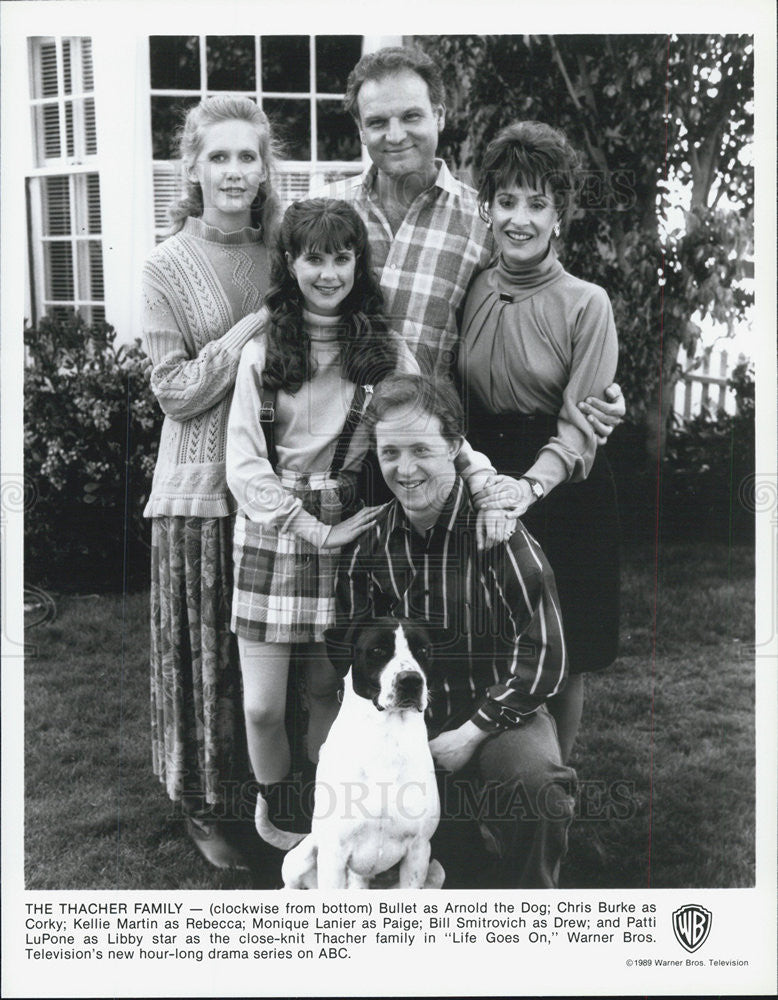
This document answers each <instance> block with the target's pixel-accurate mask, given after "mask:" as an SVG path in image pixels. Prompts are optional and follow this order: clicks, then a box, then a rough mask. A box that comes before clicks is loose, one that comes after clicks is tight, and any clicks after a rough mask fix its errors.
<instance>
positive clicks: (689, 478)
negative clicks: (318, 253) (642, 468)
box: [662, 362, 755, 541]
mask: <svg viewBox="0 0 778 1000" xmlns="http://www.w3.org/2000/svg"><path fill="white" fill-rule="evenodd" d="M729 385H730V386H731V387H732V389H733V390H734V392H735V398H736V400H737V413H735V414H734V415H732V414H730V413H725V412H724V411H723V410H719V411H718V412H717V413H715V414H713V413H711V412H710V411H708V410H705V409H703V411H702V412H701V413H700V414H699V415H698V416H696V417H694V419H692V420H687V421H684V422H682V423H679V424H677V425H676V426H674V427H672V428H671V430H670V433H669V434H668V438H667V454H666V456H665V459H664V468H663V474H662V475H663V483H662V520H663V521H664V522H665V527H666V529H667V531H668V532H669V533H670V534H671V535H673V536H674V537H683V536H684V535H688V533H693V534H696V535H698V536H699V537H704V538H711V537H718V538H721V539H723V540H726V539H727V538H729V539H737V540H742V541H746V540H749V539H750V538H751V537H752V533H753V527H754V519H753V506H752V504H750V503H749V500H748V497H749V496H750V491H749V489H748V483H749V481H750V477H752V476H753V474H754V462H755V449H754V372H753V367H752V366H751V364H750V362H743V363H742V364H740V365H738V366H737V367H736V368H735V369H734V371H733V373H732V376H731V378H730V379H729Z"/></svg>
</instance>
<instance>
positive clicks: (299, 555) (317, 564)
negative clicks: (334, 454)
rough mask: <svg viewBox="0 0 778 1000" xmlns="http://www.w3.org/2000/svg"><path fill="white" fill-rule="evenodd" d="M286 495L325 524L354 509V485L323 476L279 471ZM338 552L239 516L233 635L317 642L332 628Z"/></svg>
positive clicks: (234, 551)
mask: <svg viewBox="0 0 778 1000" xmlns="http://www.w3.org/2000/svg"><path fill="white" fill-rule="evenodd" d="M278 476H279V478H280V480H281V483H282V485H283V487H284V488H285V489H286V490H287V492H289V493H291V494H292V495H293V496H295V497H297V498H299V499H300V500H302V504H303V508H304V509H305V510H306V511H308V513H309V514H313V516H314V517H316V518H318V519H319V520H320V521H321V522H322V523H323V524H338V523H340V521H341V520H342V519H343V517H344V516H347V515H348V513H349V512H350V509H351V508H353V498H352V496H351V494H352V492H353V484H352V483H351V482H348V483H344V482H343V481H342V480H340V479H337V480H336V479H333V478H330V477H329V476H326V475H310V476H308V475H302V474H299V473H293V472H288V471H286V470H283V471H282V470H278ZM338 555H339V550H338V549H328V550H322V549H317V548H315V546H313V545H311V544H310V543H309V542H307V541H305V540H304V539H302V538H299V537H298V536H297V535H294V534H292V533H291V532H282V531H277V530H275V529H273V528H268V527H266V526H264V525H262V524H258V523H257V522H255V521H250V520H249V519H248V518H247V517H245V516H244V515H242V514H238V515H237V517H236V520H235V532H234V535H233V563H234V574H235V589H234V591H233V599H232V630H233V632H235V633H236V634H237V635H239V636H240V637H241V638H243V639H251V640H253V641H255V642H294V643H297V642H321V641H322V640H323V638H324V630H325V629H326V628H327V627H328V626H330V625H331V624H332V623H333V620H334V612H335V598H334V581H335V568H336V566H337V562H338Z"/></svg>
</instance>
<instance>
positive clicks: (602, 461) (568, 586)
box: [467, 414, 619, 674]
mask: <svg viewBox="0 0 778 1000" xmlns="http://www.w3.org/2000/svg"><path fill="white" fill-rule="evenodd" d="M556 429H557V422H556V417H553V416H548V415H546V414H538V415H530V416H505V415H500V416H495V415H489V416H485V417H481V416H479V415H473V414H471V420H470V430H469V432H468V435H467V439H468V441H469V442H470V444H471V445H472V446H473V447H474V448H476V449H477V450H478V451H482V452H484V453H485V454H486V455H487V456H488V457H489V458H490V459H491V461H492V464H493V465H494V466H495V468H496V469H497V470H498V471H499V472H501V473H503V474H505V475H509V476H513V477H514V478H516V479H518V478H519V477H520V476H521V475H523V474H524V473H525V472H526V471H527V470H528V469H529V468H530V466H531V465H532V464H533V463H534V461H535V457H536V456H537V453H538V451H540V449H541V447H542V446H543V445H544V444H546V442H547V441H548V440H549V438H551V437H552V436H553V435H555V434H556ZM521 520H522V522H523V524H524V525H525V527H526V528H527V529H528V530H529V531H530V532H531V533H532V534H533V535H534V536H535V538H536V539H537V540H538V542H539V543H540V546H541V548H542V549H543V551H544V552H545V554H546V558H547V559H548V561H549V562H550V563H551V568H552V569H553V570H554V576H555V577H556V583H557V589H558V591H559V601H560V604H561V607H562V619H563V622H564V628H565V640H566V643H567V649H568V655H569V662H570V673H572V674H579V673H584V672H588V671H592V670H602V669H603V668H604V667H607V666H609V665H610V664H611V663H612V662H613V660H614V659H615V658H616V654H617V652H618V639H619V518H618V508H617V503H616V488H615V485H614V482H613V475H612V473H611V468H610V464H609V462H608V459H607V458H606V457H605V454H604V452H603V449H602V448H598V449H597V455H596V457H595V460H594V464H593V466H592V469H591V472H590V473H589V476H588V478H586V479H584V480H583V481H582V482H580V483H563V484H562V485H560V486H557V487H556V488H555V489H553V490H552V491H551V492H550V493H549V494H548V496H547V497H544V498H543V499H542V500H538V501H536V502H535V503H533V504H532V506H531V507H530V509H529V510H528V511H527V513H526V514H525V515H524V516H523V517H522V519H521Z"/></svg>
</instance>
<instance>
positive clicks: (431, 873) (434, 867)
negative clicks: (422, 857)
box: [424, 858, 446, 889]
mask: <svg viewBox="0 0 778 1000" xmlns="http://www.w3.org/2000/svg"><path fill="white" fill-rule="evenodd" d="M445 881H446V871H445V869H444V867H443V865H442V864H441V863H440V862H439V861H438V860H437V859H436V858H431V859H430V866H429V868H428V869H427V878H426V879H425V881H424V888H425V889H442V888H443V883H444V882H445Z"/></svg>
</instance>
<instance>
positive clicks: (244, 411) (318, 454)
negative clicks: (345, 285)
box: [227, 310, 493, 548]
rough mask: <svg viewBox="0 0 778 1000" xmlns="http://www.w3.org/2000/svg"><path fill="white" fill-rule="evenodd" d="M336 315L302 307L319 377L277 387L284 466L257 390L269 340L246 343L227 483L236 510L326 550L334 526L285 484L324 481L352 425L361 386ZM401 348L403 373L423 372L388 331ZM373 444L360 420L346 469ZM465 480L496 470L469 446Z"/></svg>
mask: <svg viewBox="0 0 778 1000" xmlns="http://www.w3.org/2000/svg"><path fill="white" fill-rule="evenodd" d="M340 323H341V319H340V317H338V316H332V317H327V316H319V315H314V314H312V313H310V312H307V311H306V310H303V327H304V329H305V331H306V333H307V334H308V335H309V337H310V338H311V358H312V361H313V363H314V364H313V367H314V374H313V376H312V377H311V378H310V379H309V380H308V381H307V382H304V383H303V385H302V386H301V387H300V388H299V389H298V390H297V392H295V393H289V392H286V391H285V390H284V389H279V390H277V392H276V396H275V421H274V424H275V428H274V440H275V446H276V453H277V455H278V464H277V467H276V469H275V470H274V469H273V468H272V466H271V464H270V462H269V460H268V453H267V441H266V438H265V432H264V428H263V426H262V424H261V422H260V420H259V407H260V401H259V390H258V387H259V386H261V384H262V372H263V370H264V365H265V351H266V340H265V335H264V332H262V331H260V332H259V333H257V334H256V335H255V336H254V337H252V339H251V340H250V341H249V342H248V343H247V344H246V346H245V347H244V349H243V353H242V354H241V358H240V364H239V366H238V374H237V376H236V379H235V394H234V397H233V401H232V409H231V412H230V419H229V427H228V432H227V482H228V484H229V488H230V490H231V491H232V494H233V496H234V498H235V501H236V503H237V505H238V512H239V513H240V514H243V515H245V516H246V517H247V518H248V519H249V520H250V521H256V522H258V523H260V524H263V525H265V526H267V527H272V528H274V529H276V530H278V531H281V532H289V533H291V534H294V535H298V536H299V537H301V538H303V539H305V541H308V542H310V543H311V544H312V545H314V546H315V547H316V548H320V547H321V545H322V544H323V543H324V540H325V539H326V537H327V534H328V533H329V531H330V528H331V525H328V524H323V523H322V522H321V521H319V520H318V518H316V517H314V516H313V515H312V514H309V513H308V512H307V511H306V510H304V509H303V507H302V502H301V501H300V500H299V499H298V498H296V497H295V496H293V495H292V494H291V493H290V492H289V491H288V490H285V489H283V488H282V486H281V478H280V477H283V472H284V471H286V472H290V473H294V474H296V475H298V476H300V475H307V476H309V477H312V478H313V479H314V480H315V478H316V477H317V476H319V477H321V476H325V475H326V474H327V472H328V470H329V468H330V465H331V464H332V459H333V456H334V454H335V446H336V444H337V440H338V437H339V436H340V432H341V430H342V428H343V425H344V423H345V422H346V417H347V415H348V411H349V409H350V407H351V401H352V399H353V396H354V389H355V386H354V384H353V383H352V382H350V381H349V380H348V379H347V378H346V377H345V376H344V375H343V374H342V372H341V365H340V346H339V344H338V326H339V324H340ZM387 336H389V337H391V338H392V340H393V341H394V342H395V344H396V346H397V372H398V373H400V374H402V373H406V374H414V375H417V374H418V373H419V365H418V362H417V361H416V359H415V358H414V356H413V355H412V354H411V352H410V350H409V349H408V347H407V345H406V344H405V341H404V340H403V339H402V337H400V335H399V334H397V333H395V332H393V331H389V332H388V333H387ZM369 446H370V439H369V433H368V429H367V427H366V425H365V423H364V421H363V422H361V423H360V424H359V425H358V427H357V429H356V431H355V432H354V435H353V437H352V439H351V442H350V444H349V447H348V450H347V452H346V458H345V461H344V463H343V471H344V472H356V471H357V470H358V469H359V467H360V465H361V463H362V460H363V459H364V457H365V455H366V454H367V451H368V448H369ZM456 465H457V470H458V471H459V472H460V474H461V475H463V476H465V478H468V477H471V476H473V475H481V474H483V473H484V472H487V471H493V470H492V469H491V466H490V464H489V461H488V459H487V458H486V457H485V456H484V455H482V454H480V453H479V452H475V451H473V449H472V448H471V447H470V446H469V445H468V444H467V442H465V443H464V444H463V446H462V448H461V450H460V453H459V455H458V456H457V459H456Z"/></svg>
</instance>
